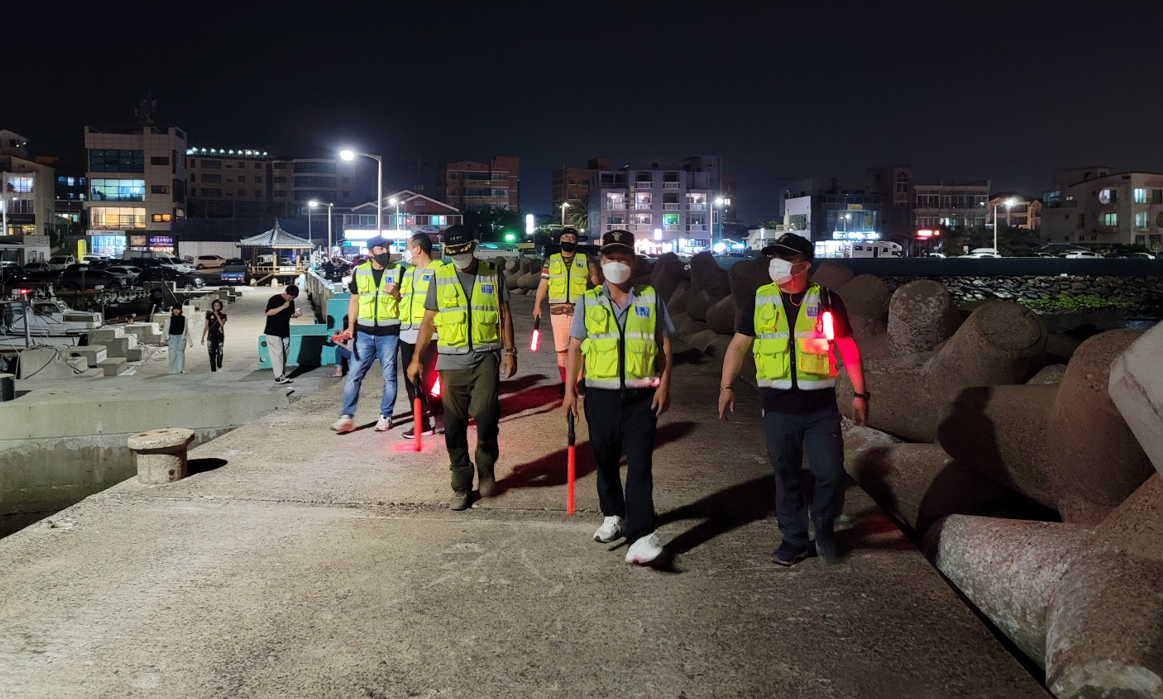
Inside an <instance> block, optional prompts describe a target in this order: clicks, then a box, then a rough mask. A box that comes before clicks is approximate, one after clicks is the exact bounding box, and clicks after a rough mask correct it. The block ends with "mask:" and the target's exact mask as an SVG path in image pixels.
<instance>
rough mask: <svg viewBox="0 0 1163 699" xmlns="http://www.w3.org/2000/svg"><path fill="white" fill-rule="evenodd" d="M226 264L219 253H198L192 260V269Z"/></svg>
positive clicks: (213, 267) (217, 266) (212, 267)
mask: <svg viewBox="0 0 1163 699" xmlns="http://www.w3.org/2000/svg"><path fill="white" fill-rule="evenodd" d="M225 264H226V258H225V257H223V256H221V255H198V259H196V260H194V269H218V268H219V267H222V266H224V265H225Z"/></svg>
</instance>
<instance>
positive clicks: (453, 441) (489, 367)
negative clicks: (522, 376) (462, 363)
mask: <svg viewBox="0 0 1163 699" xmlns="http://www.w3.org/2000/svg"><path fill="white" fill-rule="evenodd" d="M499 372H500V359H498V357H497V354H496V353H495V352H493V353H489V354H488V355H486V356H485V358H484V359H482V360H481V363H480V364H477V365H476V366H475V367H473V368H472V369H457V370H453V371H442V372H440V398H441V400H442V401H443V403H444V446H445V447H447V448H448V461H449V468H450V469H451V470H452V489H453V490H458V491H463V490H472V463H471V462H470V461H469V458H468V418H469V416H472V418H473V419H474V420H476V425H477V449H476V464H477V473H479V474H480V476H481V478H485V477H493V466H494V465H495V464H496V463H497V456H498V454H499V453H500V448H499V447H498V446H497V432H498V429H497V422H499V421H500V419H501V404H500V401H499V400H498V399H497V384H498V383H499V382H500V373H499Z"/></svg>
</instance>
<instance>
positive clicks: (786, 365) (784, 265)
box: [719, 233, 871, 566]
mask: <svg viewBox="0 0 1163 699" xmlns="http://www.w3.org/2000/svg"><path fill="white" fill-rule="evenodd" d="M813 253H814V249H813V246H812V243H811V242H809V241H808V240H807V239H806V238H803V237H801V236H798V235H796V234H794V233H788V234H785V235H784V236H782V237H781V238H780V239H779V240H777V241H776V242H775V243H774V244H773V245H769V246H768V247H766V248H764V249H763V255H764V256H765V258H766V261H767V263H768V273H769V275H770V277H771V280H772V281H771V283H770V284H767V285H765V286H761V287H760V288H759V289H758V290H757V291H756V292H755V297H754V299H753V301H752V302H751V303H750V304H749V305H748V306H746V307H744V308H742V309H740V310H741V315H740V316H739V321H738V325H737V327H736V332H735V336H734V337H733V338H732V339H731V344H730V345H729V346H728V348H727V351H726V352H725V353H724V356H723V374H722V378H721V383H720V384H719V417H720V418H722V419H724V420H725V419H727V415H728V413H731V412H734V410H735V392H734V389H733V388H732V386H731V385H732V383H733V382H734V380H735V376H736V375H737V374H738V373H739V369H740V367H741V366H742V365H743V358H744V356H745V355H746V354H747V350H748V348H751V350H752V352H753V354H754V356H755V378H756V380H757V382H758V384H759V393H760V397H761V399H762V403H763V429H764V432H765V434H766V438H767V451H768V454H769V455H770V457H771V465H772V467H773V468H774V470H775V494H776V499H775V516H776V521H777V522H778V523H779V531H780V535H781V541H780V544H779V547H778V548H777V549H776V550H775V552H774V553H773V554H772V561H773V562H774V563H776V564H777V565H781V566H792V565H795V564H796V563H799V562H800V561H802V560H804V559H805V558H807V557H809V556H811V555H812V554H813V553H814V554H817V555H819V556H820V557H821V558H823V559H824V560H826V561H829V562H835V561H837V560H839V558H840V556H841V555H842V551H841V549H840V546H839V545H838V544H837V541H836V533H835V523H836V518H837V517H838V516H839V515H840V512H841V510H842V509H843V507H844V483H845V476H844V440H843V438H842V437H841V435H840V411H839V410H838V409H837V406H836V389H835V388H834V386H835V381H836V375H837V369H836V360H837V354H838V355H839V359H841V360H843V362H844V369H845V371H846V372H847V373H848V378H849V379H850V380H851V381H852V388H853V390H854V392H855V394H856V395H855V397H854V398H853V399H852V416H853V419H854V420H855V421H856V423H857V424H860V425H863V424H864V423H865V421H866V420H867V418H868V401H869V399H870V398H871V395H870V394H869V393H868V392H867V391H866V390H865V385H864V371H863V369H862V367H861V364H860V350H859V349H857V347H856V342H855V340H853V339H852V332H851V326H850V325H849V322H848V314H847V312H846V311H845V309H844V302H843V301H842V300H841V299H840V297H839V296H837V295H836V294H833V293H832V292H831V291H830V290H829V289H827V288H825V287H823V286H820V285H819V284H812V283H809V281H808V275H809V273H810V271H811V266H812V260H813V258H814V254H813ZM805 451H807V455H808V467H809V470H810V471H811V475H812V477H813V479H814V487H813V497H812V503H811V513H812V524H813V525H814V527H815V532H816V538H815V542H814V545H813V542H812V541H811V540H810V539H809V537H808V505H807V503H806V501H805V496H804V491H805V489H804V486H803V484H802V482H801V479H802V478H803V473H802V464H803V455H804V452H805Z"/></svg>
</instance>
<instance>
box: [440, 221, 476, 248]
mask: <svg viewBox="0 0 1163 699" xmlns="http://www.w3.org/2000/svg"><path fill="white" fill-rule="evenodd" d="M475 242H476V239H475V238H474V237H473V234H472V231H471V230H469V229H468V228H465V227H464V226H452V227H451V228H449V229H448V230H446V231H444V252H446V253H448V254H449V255H455V254H457V253H462V252H468V250H469V249H470V248H471V247H472V244H473V243H475Z"/></svg>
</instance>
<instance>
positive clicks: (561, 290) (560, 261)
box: [548, 253, 590, 304]
mask: <svg viewBox="0 0 1163 699" xmlns="http://www.w3.org/2000/svg"><path fill="white" fill-rule="evenodd" d="M589 275H590V269H589V264H588V263H587V260H586V256H585V255H581V254H575V255H574V256H573V259H572V260H570V262H569V264H566V262H565V258H563V257H562V256H561V253H554V254H553V255H550V256H549V288H548V292H549V302H550V303H570V304H572V303H574V302H576V301H577V300H578V297H580V296H581V295H582V294H584V293H586V281H587V280H588V279H589Z"/></svg>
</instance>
